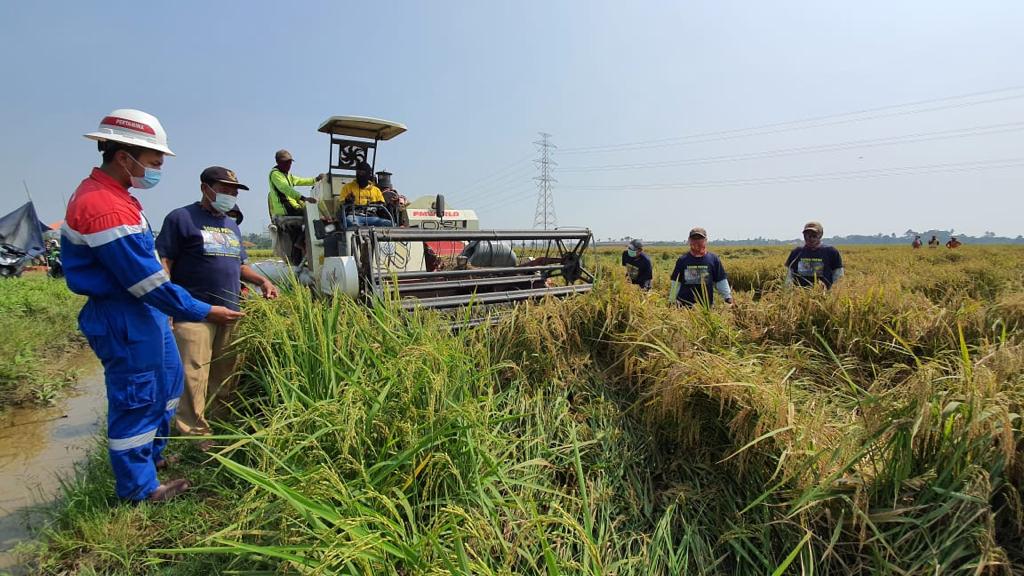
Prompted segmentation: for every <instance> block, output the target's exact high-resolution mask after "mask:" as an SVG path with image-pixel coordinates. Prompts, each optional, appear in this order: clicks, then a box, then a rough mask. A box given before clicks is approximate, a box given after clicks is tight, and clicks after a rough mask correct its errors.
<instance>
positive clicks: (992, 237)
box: [598, 228, 1024, 246]
mask: <svg viewBox="0 0 1024 576" xmlns="http://www.w3.org/2000/svg"><path fill="white" fill-rule="evenodd" d="M933 235H934V236H935V237H937V238H938V239H939V242H941V243H942V244H945V243H946V240H949V238H950V237H952V236H956V237H957V240H960V241H961V242H963V243H964V244H1024V236H1022V235H1020V234H1018V235H1017V237H1016V238H1010V237H1008V236H996V234H995V232H985V233H984V234H983V235H981V236H968V235H966V234H957V233H956V231H955V230H953V229H952V228H951V229H949V230H924V231H921V232H918V231H916V230H907V231H906V232H904V233H903V234H902V235H897V234H896V233H895V232H893V233H891V234H882V233H878V234H874V235H866V234H851V235H849V236H830V237H827V238H825V242H826V243H828V244H910V243H911V242H913V241H914V236H920V237H921V242H923V243H925V244H927V243H928V240H930V239H931V237H932V236H933ZM630 240H631V237H628V236H625V237H623V238H619V239H615V238H606V239H601V240H599V241H598V244H625V243H626V242H629V241H630ZM712 242H713V243H714V244H715V245H716V246H730V245H731V246H741V245H742V246H783V245H792V244H800V243H803V240H802V239H800V238H791V239H788V240H777V239H775V238H763V237H760V236H758V237H757V238H746V239H743V240H721V239H717V238H715V239H713V240H712ZM685 243H686V241H685V240H678V241H677V240H665V241H662V240H647V239H644V244H645V245H649V246H659V245H665V246H672V245H678V244H685Z"/></svg>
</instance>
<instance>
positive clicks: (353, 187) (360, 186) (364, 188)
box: [338, 162, 395, 226]
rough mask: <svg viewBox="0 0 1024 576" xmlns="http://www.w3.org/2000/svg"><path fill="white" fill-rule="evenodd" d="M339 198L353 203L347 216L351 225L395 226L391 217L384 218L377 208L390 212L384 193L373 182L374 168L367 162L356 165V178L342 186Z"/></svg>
mask: <svg viewBox="0 0 1024 576" xmlns="http://www.w3.org/2000/svg"><path fill="white" fill-rule="evenodd" d="M338 198H339V199H340V200H341V201H342V202H343V203H347V204H352V205H353V211H352V212H351V213H350V214H349V215H348V216H347V217H346V220H347V223H348V225H349V226H394V225H395V224H394V222H392V221H391V219H390V218H382V217H381V216H380V215H379V213H378V212H377V211H376V210H375V208H378V207H379V208H380V211H381V212H384V213H385V214H388V212H387V211H386V208H385V205H384V193H383V192H381V191H380V188H377V185H376V184H375V183H374V182H373V168H372V167H371V166H370V164H369V163H367V162H360V163H359V164H358V165H357V166H356V179H355V180H352V181H351V182H348V183H346V184H345V185H344V186H342V187H341V193H340V194H338Z"/></svg>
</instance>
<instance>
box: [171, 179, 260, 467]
mask: <svg viewBox="0 0 1024 576" xmlns="http://www.w3.org/2000/svg"><path fill="white" fill-rule="evenodd" d="M199 182H200V190H201V192H202V199H201V200H200V201H199V202H195V203H193V204H189V205H188V206H184V207H182V208H178V209H176V210H173V211H172V212H171V213H170V214H168V215H167V217H166V218H165V219H164V224H163V227H162V228H161V230H160V237H159V238H157V241H156V248H157V252H158V253H159V255H160V260H161V262H162V263H163V265H164V268H165V269H166V270H167V272H168V273H169V274H170V276H171V280H172V282H175V283H177V284H178V285H180V286H182V287H183V288H185V289H186V290H187V291H188V292H189V294H191V295H192V296H193V297H194V298H196V299H197V300H201V301H203V302H206V303H208V304H214V305H221V306H226V307H228V308H230V309H232V310H238V309H239V292H240V290H241V280H245V281H246V282H249V283H251V284H255V285H257V286H259V287H260V290H261V291H262V292H263V295H264V296H265V297H267V298H275V297H277V288H276V287H275V286H274V284H273V283H271V282H270V280H268V279H267V278H264V277H263V276H261V275H260V274H258V273H256V272H255V271H254V270H252V269H251V268H250V267H249V266H248V265H247V264H246V257H247V255H246V252H245V247H244V246H242V233H241V231H240V230H239V229H238V224H237V223H236V222H235V220H234V219H233V218H231V217H230V216H228V215H227V214H228V212H232V211H233V210H234V208H235V202H236V199H237V196H238V191H239V190H248V189H249V188H248V187H247V186H244V185H243V184H240V183H239V182H238V178H237V177H236V176H235V173H234V172H232V171H231V170H228V169H227V168H222V167H220V166H213V167H210V168H207V169H206V170H203V173H202V174H201V175H200V176H199ZM232 327H233V325H232V324H224V325H221V324H213V323H210V322H183V321H176V322H175V323H174V338H175V340H176V341H177V343H178V351H179V353H180V354H181V361H182V364H183V365H184V368H185V391H184V393H183V394H182V395H181V401H180V403H179V405H178V412H177V415H176V417H175V424H176V425H177V427H178V430H179V431H180V432H181V433H182V434H185V435H191V436H209V435H211V434H212V433H213V432H212V430H211V429H210V425H209V423H208V422H207V419H206V405H207V391H208V389H210V391H211V392H212V394H211V396H212V397H214V398H216V399H217V400H218V401H219V403H220V404H223V402H224V401H225V400H226V399H227V397H228V396H229V394H230V392H231V388H232V385H233V381H232V375H233V374H234V372H235V357H234V354H231V353H226V352H228V344H229V343H230V342H231V332H232ZM210 382H212V383H213V385H212V386H210V385H209V383H210ZM212 445H213V444H212V442H210V441H204V442H201V443H200V445H199V448H200V449H201V450H208V449H209V448H210V447H212Z"/></svg>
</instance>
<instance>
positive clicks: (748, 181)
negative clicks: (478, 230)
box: [563, 158, 1024, 190]
mask: <svg viewBox="0 0 1024 576" xmlns="http://www.w3.org/2000/svg"><path fill="white" fill-rule="evenodd" d="M1017 166H1024V158H1004V159H998V160H979V161H975V162H959V163H943V164H929V165H923V166H901V167H892V168H875V169H869V170H851V171H842V172H821V173H814V174H793V175H782V176H765V177H759V178H740V179H732V180H708V181H702V182H676V183H664V184H635V183H634V184H621V185H618V184H617V185H596V186H563V188H566V189H570V190H675V189H684V188H712V187H722V186H751V185H758V184H785V183H802V182H819V181H825V180H859V179H863V178H876V177H883V176H916V175H923V174H933V173H939V172H966V171H972V170H989V169H996V168H1013V167H1017Z"/></svg>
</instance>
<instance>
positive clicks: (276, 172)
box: [267, 150, 323, 265]
mask: <svg viewBox="0 0 1024 576" xmlns="http://www.w3.org/2000/svg"><path fill="white" fill-rule="evenodd" d="M274 161H275V162H276V163H277V165H276V166H274V168H273V169H271V170H270V192H269V193H268V194H267V206H268V208H269V209H270V221H271V223H272V224H274V225H275V226H277V227H278V230H280V231H282V232H284V233H285V235H286V237H287V238H288V240H290V244H291V247H290V250H285V251H282V252H283V253H282V255H287V256H288V259H289V260H290V261H291V263H292V264H296V265H297V264H299V263H301V262H302V256H303V252H304V251H305V250H304V247H305V246H304V244H305V243H304V242H303V240H302V221H301V220H297V218H288V217H302V216H303V215H304V214H303V210H302V203H303V202H309V203H310V204H316V198H313V197H311V196H303V195H302V194H301V193H300V192H299V191H298V190H296V189H295V187H296V186H312V185H314V184H316V183H317V182H318V181H319V180H320V179H321V178H323V175H322V174H321V175H319V176H317V177H316V178H303V177H302V176H295V175H294V174H291V169H292V161H293V159H292V154H291V152H289V151H287V150H278V151H277V153H276V154H274Z"/></svg>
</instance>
